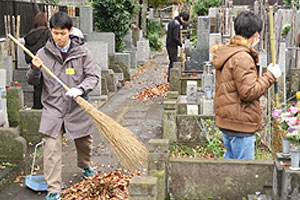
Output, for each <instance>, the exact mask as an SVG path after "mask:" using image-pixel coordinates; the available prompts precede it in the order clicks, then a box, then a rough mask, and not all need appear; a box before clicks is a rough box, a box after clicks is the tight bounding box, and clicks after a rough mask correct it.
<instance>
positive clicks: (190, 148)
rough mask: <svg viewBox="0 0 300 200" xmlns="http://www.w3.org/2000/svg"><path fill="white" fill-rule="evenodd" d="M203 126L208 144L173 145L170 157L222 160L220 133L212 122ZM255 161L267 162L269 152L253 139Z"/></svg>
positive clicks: (223, 148) (259, 140)
mask: <svg viewBox="0 0 300 200" xmlns="http://www.w3.org/2000/svg"><path fill="white" fill-rule="evenodd" d="M204 126H205V127H206V132H207V134H208V135H209V142H207V143H204V144H192V143H189V144H173V145H172V147H171V156H172V157H183V158H222V157H223V154H224V153H225V150H226V149H225V147H224V144H223V141H222V132H221V131H220V130H219V128H217V127H216V124H215V121H214V120H205V121H204ZM255 142H256V145H255V146H256V149H255V159H256V160H269V159H270V158H271V152H270V151H269V150H268V149H267V148H266V147H265V146H264V145H262V143H261V138H259V137H258V136H257V135H256V137H255Z"/></svg>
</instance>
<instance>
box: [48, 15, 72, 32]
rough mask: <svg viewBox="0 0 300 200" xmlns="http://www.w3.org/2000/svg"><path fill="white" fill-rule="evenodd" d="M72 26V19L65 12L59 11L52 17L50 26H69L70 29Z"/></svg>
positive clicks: (62, 27)
mask: <svg viewBox="0 0 300 200" xmlns="http://www.w3.org/2000/svg"><path fill="white" fill-rule="evenodd" d="M72 26H73V23H72V19H71V18H70V17H69V15H68V14H67V13H65V12H57V13H55V14H54V15H52V17H51V18H50V28H61V29H65V28H67V29H68V30H70V29H71V28H72Z"/></svg>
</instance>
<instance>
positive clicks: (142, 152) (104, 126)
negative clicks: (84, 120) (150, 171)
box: [75, 96, 148, 171]
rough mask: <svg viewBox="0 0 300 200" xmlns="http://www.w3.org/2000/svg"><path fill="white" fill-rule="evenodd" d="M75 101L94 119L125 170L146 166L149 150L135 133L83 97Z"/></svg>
mask: <svg viewBox="0 0 300 200" xmlns="http://www.w3.org/2000/svg"><path fill="white" fill-rule="evenodd" d="M75 101H76V102H77V103H78V104H79V105H80V107H81V108H82V109H83V110H84V111H85V112H86V113H88V114H89V115H90V116H91V117H92V118H93V120H94V122H95V125H96V126H97V128H98V129H99V130H100V132H101V133H102V135H103V136H104V137H105V138H106V140H107V141H108V142H109V143H110V144H111V146H112V149H113V151H114V153H115V154H116V156H117V157H118V159H119V161H120V163H121V164H122V166H123V167H124V168H126V169H128V170H131V171H134V170H138V169H141V168H143V167H145V166H146V164H147V162H148V150H147V148H146V147H145V146H144V145H143V143H142V142H141V141H140V140H139V139H138V138H137V136H136V135H135V134H134V133H132V132H131V131H130V130H129V129H127V128H124V127H122V126H121V125H120V124H119V123H117V122H116V121H114V120H113V119H112V118H110V117H109V116H107V115H105V114H104V113H102V112H100V111H99V110H97V109H96V108H95V107H94V106H92V105H91V104H90V103H89V102H87V101H86V100H85V99H83V98H82V97H80V96H78V97H76V98H75Z"/></svg>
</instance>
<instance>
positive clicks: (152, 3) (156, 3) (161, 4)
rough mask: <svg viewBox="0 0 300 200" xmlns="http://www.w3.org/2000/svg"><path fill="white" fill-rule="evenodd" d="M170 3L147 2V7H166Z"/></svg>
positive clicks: (156, 0)
mask: <svg viewBox="0 0 300 200" xmlns="http://www.w3.org/2000/svg"><path fill="white" fill-rule="evenodd" d="M170 2H171V1H170V0H148V4H149V7H153V8H159V7H163V6H167V5H168V4H169V3H170Z"/></svg>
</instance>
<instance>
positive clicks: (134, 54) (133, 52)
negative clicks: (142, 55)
mask: <svg viewBox="0 0 300 200" xmlns="http://www.w3.org/2000/svg"><path fill="white" fill-rule="evenodd" d="M124 53H129V54H130V68H131V69H135V68H136V65H137V51H136V50H126V51H124Z"/></svg>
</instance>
